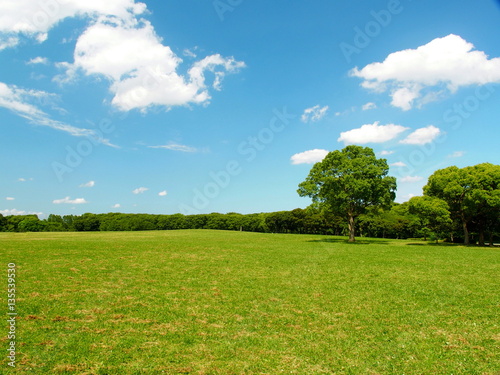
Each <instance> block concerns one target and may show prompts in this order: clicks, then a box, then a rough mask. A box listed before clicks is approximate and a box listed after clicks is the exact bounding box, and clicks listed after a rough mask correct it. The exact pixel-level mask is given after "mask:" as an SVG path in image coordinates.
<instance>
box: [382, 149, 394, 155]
mask: <svg viewBox="0 0 500 375" xmlns="http://www.w3.org/2000/svg"><path fill="white" fill-rule="evenodd" d="M392 154H394V151H387V150H383V151H381V152H380V155H382V156H386V155H392Z"/></svg>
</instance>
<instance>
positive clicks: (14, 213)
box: [0, 208, 43, 216]
mask: <svg viewBox="0 0 500 375" xmlns="http://www.w3.org/2000/svg"><path fill="white" fill-rule="evenodd" d="M0 214H2V215H3V216H19V215H37V216H40V215H43V212H32V211H22V210H18V209H16V208H13V209H11V210H0Z"/></svg>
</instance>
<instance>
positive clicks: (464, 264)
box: [0, 230, 500, 375]
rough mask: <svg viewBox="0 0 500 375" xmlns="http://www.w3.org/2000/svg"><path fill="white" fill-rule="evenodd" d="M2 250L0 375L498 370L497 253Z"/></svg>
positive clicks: (72, 246) (15, 240) (42, 242)
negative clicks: (10, 302) (13, 343)
mask: <svg viewBox="0 0 500 375" xmlns="http://www.w3.org/2000/svg"><path fill="white" fill-rule="evenodd" d="M0 254H1V256H2V259H3V265H2V267H3V268H4V269H5V272H2V274H4V275H5V276H4V278H3V280H4V281H2V283H3V284H4V285H5V286H4V287H2V290H4V292H3V294H4V296H3V299H2V301H4V302H3V303H2V304H3V306H4V307H3V309H4V311H6V312H7V301H6V293H5V290H6V287H7V285H6V284H7V278H6V275H7V272H6V271H7V264H8V263H9V262H15V263H16V264H17V297H18V299H17V308H18V312H19V319H18V322H17V334H18V337H17V367H16V369H15V370H10V369H9V367H8V366H7V362H8V360H7V359H6V358H5V356H4V355H3V356H2V361H1V363H0V365H1V368H0V373H2V374H3V373H5V374H7V373H16V374H120V375H129V374H281V373H284V374H400V375H401V374H455V375H456V374H467V375H471V374H491V375H497V374H499V371H500V358H499V353H500V282H499V280H500V249H498V248H495V249H491V248H478V247H462V246H436V245H427V244H426V243H423V242H418V241H413V242H412V241H397V240H371V239H370V240H366V239H360V241H359V242H358V243H356V244H348V243H346V242H345V239H344V238H335V237H325V236H311V235H278V234H258V233H245V232H224V231H208V230H185V231H167V232H113V233H106V232H104V233H103V232H96V233H40V234H37V233H28V234H9V233H0ZM3 327H5V329H4V330H5V334H4V333H2V334H0V337H1V338H2V346H3V347H5V349H6V348H7V343H8V340H7V338H6V333H7V326H6V325H4V326H3ZM4 352H7V350H4Z"/></svg>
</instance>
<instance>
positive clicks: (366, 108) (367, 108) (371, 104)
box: [361, 102, 377, 111]
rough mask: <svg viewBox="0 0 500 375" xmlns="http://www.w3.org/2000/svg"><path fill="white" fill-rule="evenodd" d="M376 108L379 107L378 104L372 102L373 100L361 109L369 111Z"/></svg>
mask: <svg viewBox="0 0 500 375" xmlns="http://www.w3.org/2000/svg"><path fill="white" fill-rule="evenodd" d="M376 108H377V105H376V104H375V103H372V102H369V103H366V104H364V105H363V106H362V107H361V109H362V110H363V111H369V110H370V109H376Z"/></svg>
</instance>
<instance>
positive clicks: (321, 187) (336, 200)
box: [297, 146, 396, 242]
mask: <svg viewBox="0 0 500 375" xmlns="http://www.w3.org/2000/svg"><path fill="white" fill-rule="evenodd" d="M388 172H389V166H388V165H387V161H386V160H385V159H377V158H376V156H375V153H374V152H373V150H372V149H371V148H369V147H361V146H347V147H345V148H344V149H343V150H341V151H339V150H336V151H332V152H330V153H329V154H328V155H327V156H326V157H325V158H324V159H323V161H321V162H318V163H316V164H314V166H313V167H312V169H311V171H310V172H309V175H308V176H307V178H306V179H305V181H303V182H302V183H301V184H300V185H299V189H298V190H297V192H298V193H299V195H300V196H308V197H311V198H312V199H313V202H315V203H319V204H321V205H322V206H324V207H325V208H326V209H327V210H330V211H331V212H333V213H335V214H339V215H342V216H343V217H345V218H346V219H347V223H348V227H349V242H354V241H355V222H356V218H357V217H358V216H359V215H361V214H363V213H365V212H366V210H367V209H368V208H369V207H373V206H378V207H390V205H391V203H392V202H393V201H394V198H395V191H396V179H395V178H394V177H390V176H388V175H387V174H388Z"/></svg>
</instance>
